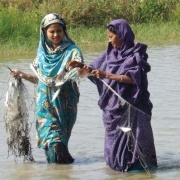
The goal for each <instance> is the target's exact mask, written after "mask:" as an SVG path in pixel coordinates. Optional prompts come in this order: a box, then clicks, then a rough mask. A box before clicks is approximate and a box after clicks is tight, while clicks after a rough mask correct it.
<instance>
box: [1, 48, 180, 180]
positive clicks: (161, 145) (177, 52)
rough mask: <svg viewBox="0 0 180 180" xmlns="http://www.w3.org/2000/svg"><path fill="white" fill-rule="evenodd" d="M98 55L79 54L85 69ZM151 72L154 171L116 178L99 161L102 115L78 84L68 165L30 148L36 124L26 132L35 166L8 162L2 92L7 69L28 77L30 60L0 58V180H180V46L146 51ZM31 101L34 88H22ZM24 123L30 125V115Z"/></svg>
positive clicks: (89, 89) (91, 90) (89, 91)
mask: <svg viewBox="0 0 180 180" xmlns="http://www.w3.org/2000/svg"><path fill="white" fill-rule="evenodd" d="M100 53H101V52H92V53H84V57H85V61H86V63H87V64H89V63H90V62H91V61H92V60H93V59H94V58H95V57H96V56H98V55H99V54H100ZM148 54H149V63H150V64H151V66H152V70H151V72H150V73H149V74H148V77H149V91H150V93H151V100H152V102H153V104H154V108H153V118H152V127H153V132H154V138H155V146H156V151H157V158H158V165H159V167H158V169H157V170H155V171H151V176H152V177H150V176H149V175H148V174H147V173H146V172H138V173H121V172H115V171H113V170H111V169H110V168H109V167H107V166H106V164H105V161H104V157H103V144H104V127H103V124H102V119H101V111H100V109H99V107H98V106H97V100H98V94H97V91H96V87H95V86H94V85H93V84H92V83H91V82H90V81H89V80H88V79H86V80H85V81H83V82H81V83H80V86H79V88H80V92H81V97H80V102H79V107H78V117H77V122H76V124H75V126H74V129H73V132H72V136H71V139H70V142H69V150H70V153H71V154H72V156H73V157H74V158H75V162H74V163H73V164H72V165H49V164H47V162H46V159H45V156H44V151H43V150H42V149H38V148H36V147H35V123H33V124H32V129H31V143H32V146H33V156H34V158H35V160H36V161H35V162H25V163H23V160H22V159H19V160H18V162H17V163H15V162H14V157H13V156H10V157H8V158H7V156H8V153H7V143H6V138H7V133H6V131H5V127H4V120H3V108H4V101H5V96H4V94H5V92H6V91H7V86H8V80H9V77H10V76H9V70H8V69H7V68H6V66H9V67H11V68H12V69H14V68H19V69H21V70H22V71H25V72H31V70H30V69H29V64H30V62H31V61H32V59H33V57H25V58H23V57H5V58H3V59H0V72H1V78H0V96H1V99H0V105H1V108H0V113H1V118H0V142H1V145H0V179H1V180H19V179H21V180H49V179H52V180H58V179H65V180H66V179H67V180H70V179H82V180H90V179H97V180H146V179H154V180H180V98H179V97H180V46H175V45H174V46H161V47H159V46H158V47H157V46H151V47H149V49H148ZM24 83H25V85H26V87H27V88H28V91H29V94H30V95H31V96H33V94H34V86H33V85H32V84H30V83H28V82H24ZM29 122H34V113H33V111H32V112H30V118H29Z"/></svg>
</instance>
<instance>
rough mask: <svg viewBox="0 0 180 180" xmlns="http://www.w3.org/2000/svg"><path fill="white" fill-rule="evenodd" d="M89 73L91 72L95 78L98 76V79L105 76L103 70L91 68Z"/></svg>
mask: <svg viewBox="0 0 180 180" xmlns="http://www.w3.org/2000/svg"><path fill="white" fill-rule="evenodd" d="M91 74H92V75H93V76H95V77H96V78H98V79H104V78H106V72H105V71H101V70H93V71H92V72H91Z"/></svg>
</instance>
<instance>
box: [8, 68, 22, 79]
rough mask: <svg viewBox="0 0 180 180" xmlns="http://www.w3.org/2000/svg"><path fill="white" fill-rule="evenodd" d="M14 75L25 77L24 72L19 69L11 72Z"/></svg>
mask: <svg viewBox="0 0 180 180" xmlns="http://www.w3.org/2000/svg"><path fill="white" fill-rule="evenodd" d="M10 75H11V76H12V77H17V78H24V75H25V74H24V73H23V72H22V71H20V70H18V69H13V70H12V71H11V73H10Z"/></svg>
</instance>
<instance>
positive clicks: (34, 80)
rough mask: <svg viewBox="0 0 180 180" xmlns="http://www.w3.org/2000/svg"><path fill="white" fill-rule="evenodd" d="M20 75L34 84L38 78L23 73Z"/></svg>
mask: <svg viewBox="0 0 180 180" xmlns="http://www.w3.org/2000/svg"><path fill="white" fill-rule="evenodd" d="M21 77H22V78H23V79H25V80H27V81H29V82H31V83H34V84H37V83H38V78H37V77H36V76H34V75H31V74H27V73H23V75H22V76H21Z"/></svg>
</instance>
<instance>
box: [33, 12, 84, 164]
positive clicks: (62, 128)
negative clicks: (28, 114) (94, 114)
mask: <svg viewBox="0 0 180 180" xmlns="http://www.w3.org/2000/svg"><path fill="white" fill-rule="evenodd" d="M47 17H48V18H49V19H48V20H49V21H50V20H52V19H55V20H58V18H59V17H60V16H58V15H57V14H49V15H47V16H45V18H44V19H43V20H42V22H41V29H40V40H39V47H38V53H37V57H36V58H35V60H34V61H33V63H32V64H31V65H30V67H31V69H32V70H33V72H34V73H35V74H36V76H37V77H38V79H39V81H38V84H37V92H36V129H37V145H38V147H39V148H43V149H44V150H45V155H46V158H47V161H48V162H49V163H72V162H73V161H74V159H73V158H72V156H71V155H70V153H69V151H68V142H69V138H70V136H71V131H72V128H73V126H74V123H75V121H76V116H77V104H78V101H79V90H78V86H77V83H76V82H75V81H74V80H72V79H69V80H67V81H65V83H63V84H62V85H61V86H60V87H58V86H56V84H57V82H59V81H61V80H62V81H63V79H64V76H65V75H66V63H67V62H69V61H71V60H77V61H80V62H83V56H82V53H81V51H80V49H79V48H78V47H77V46H76V45H75V44H74V43H73V42H72V40H71V39H70V38H69V37H68V36H67V35H65V36H64V39H63V42H62V43H61V44H60V45H59V46H58V47H57V48H56V49H55V50H54V51H53V50H52V49H51V48H50V47H51V46H50V42H49V41H48V39H47V38H46V36H45V35H44V34H43V28H42V27H43V24H44V22H45V21H47ZM75 76H76V79H77V78H78V73H76V74H75ZM58 89H59V90H60V91H59V94H58V95H57V97H56V98H55V99H54V100H53V101H52V99H53V96H54V94H55V93H56V92H57V90H58Z"/></svg>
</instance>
